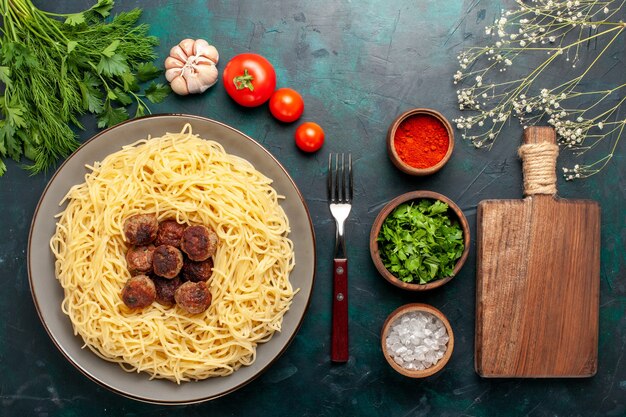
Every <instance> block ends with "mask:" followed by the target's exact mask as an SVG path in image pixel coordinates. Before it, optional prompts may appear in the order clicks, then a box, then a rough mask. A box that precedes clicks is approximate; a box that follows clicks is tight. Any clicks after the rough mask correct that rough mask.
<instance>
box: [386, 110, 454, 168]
mask: <svg viewBox="0 0 626 417" xmlns="http://www.w3.org/2000/svg"><path fill="white" fill-rule="evenodd" d="M453 149H454V131H453V130H452V125H450V122H448V120H447V119H446V118H445V117H444V116H443V115H442V114H441V113H439V112H438V111H436V110H432V109H426V108H416V109H411V110H407V111H406V112H404V113H402V114H401V115H400V116H398V117H396V119H395V120H394V121H393V123H392V124H391V126H389V130H388V132H387V153H388V154H389V158H390V159H391V162H393V164H394V165H395V166H396V167H397V168H398V169H399V170H400V171H402V172H405V173H407V174H409V175H416V176H424V175H430V174H434V173H435V172H437V171H439V170H440V169H441V168H442V167H443V166H444V165H445V164H446V162H448V160H449V159H450V156H451V155H452V150H453Z"/></svg>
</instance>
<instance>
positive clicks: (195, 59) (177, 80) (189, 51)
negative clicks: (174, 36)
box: [165, 39, 219, 96]
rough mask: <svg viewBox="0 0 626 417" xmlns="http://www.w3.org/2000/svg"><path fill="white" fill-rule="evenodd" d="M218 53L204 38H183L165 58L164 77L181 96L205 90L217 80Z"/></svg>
mask: <svg viewBox="0 0 626 417" xmlns="http://www.w3.org/2000/svg"><path fill="white" fill-rule="evenodd" d="M218 60H219V54H218V52H217V49H216V48H215V47H214V46H213V45H209V43H208V42H207V41H205V40H204V39H196V40H193V39H183V40H182V41H180V43H179V44H178V45H176V46H175V47H173V48H172V49H171V50H170V56H168V57H167V58H166V59H165V78H167V81H169V83H170V86H171V87H172V91H174V92H175V93H176V94H180V95H181V96H186V95H187V94H197V93H203V92H205V91H206V90H207V89H208V88H209V87H211V86H212V85H214V84H215V83H216V82H217V67H216V65H217V61H218Z"/></svg>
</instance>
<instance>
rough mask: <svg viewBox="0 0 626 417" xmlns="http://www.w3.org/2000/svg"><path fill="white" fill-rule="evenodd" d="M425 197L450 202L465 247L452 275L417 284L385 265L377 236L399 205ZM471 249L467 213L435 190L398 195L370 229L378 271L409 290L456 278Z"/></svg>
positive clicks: (438, 285) (371, 247)
mask: <svg viewBox="0 0 626 417" xmlns="http://www.w3.org/2000/svg"><path fill="white" fill-rule="evenodd" d="M423 199H429V200H439V201H443V202H444V203H447V204H448V211H452V212H453V213H454V215H455V216H456V217H457V218H458V221H459V225H460V226H461V229H462V230H463V245H464V249H463V252H462V253H461V257H460V258H459V259H457V261H456V264H455V265H454V269H453V271H452V275H450V276H448V277H445V278H439V279H436V280H433V281H430V282H429V283H427V284H415V283H410V282H404V281H402V280H401V279H399V278H398V277H396V276H395V275H393V274H392V273H391V272H390V271H389V270H388V269H387V268H386V267H385V265H383V262H382V260H381V258H380V250H379V248H378V240H377V238H378V235H379V233H380V228H381V226H382V224H383V222H384V221H385V219H386V218H387V216H389V214H390V213H391V212H392V211H393V210H394V209H395V208H396V207H397V206H399V205H400V204H402V203H405V202H407V201H411V200H423ZM469 250H470V228H469V223H468V222H467V218H466V217H465V214H463V211H462V210H461V209H460V208H459V206H457V205H456V203H455V202H454V201H452V200H451V199H450V198H448V197H446V196H445V195H443V194H440V193H437V192H434V191H428V190H416V191H409V192H408V193H404V194H401V195H399V196H397V197H396V198H394V199H393V200H391V201H390V202H388V203H387V204H386V205H385V206H384V207H383V208H382V210H381V211H380V212H379V213H378V216H376V219H375V220H374V223H373V224H372V228H371V230H370V256H371V258H372V261H373V262H374V266H376V269H377V270H378V272H379V273H380V274H381V275H382V276H383V277H384V278H385V279H386V280H387V281H388V282H390V283H391V284H393V285H395V286H396V287H399V288H403V289H405V290H409V291H426V290H431V289H433V288H438V287H441V286H442V285H444V284H446V283H447V282H449V281H450V280H451V279H452V278H454V277H455V276H456V275H457V274H458V273H459V271H460V270H461V268H462V267H463V265H464V264H465V261H466V260H467V257H468V255H469Z"/></svg>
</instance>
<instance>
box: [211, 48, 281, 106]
mask: <svg viewBox="0 0 626 417" xmlns="http://www.w3.org/2000/svg"><path fill="white" fill-rule="evenodd" d="M222 80H223V82H224V87H225V88H226V92H227V93H228V95H229V96H231V98H232V99H233V100H235V101H236V102H237V103H238V104H240V105H242V106H245V107H256V106H259V105H261V104H263V103H265V102H266V101H267V100H268V99H269V98H270V96H271V95H272V93H273V92H274V89H275V88H276V72H275V71H274V67H273V66H272V64H270V62H269V61H268V60H267V59H265V58H263V57H262V56H261V55H258V54H251V53H245V54H239V55H236V56H234V57H233V58H232V59H231V60H230V61H229V62H228V64H226V67H225V68H224V74H223V75H222Z"/></svg>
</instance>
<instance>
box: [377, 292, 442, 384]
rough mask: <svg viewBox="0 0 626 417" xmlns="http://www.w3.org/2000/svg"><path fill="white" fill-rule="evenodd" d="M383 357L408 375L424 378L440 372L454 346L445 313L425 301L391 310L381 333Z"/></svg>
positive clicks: (401, 372)
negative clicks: (424, 302)
mask: <svg viewBox="0 0 626 417" xmlns="http://www.w3.org/2000/svg"><path fill="white" fill-rule="evenodd" d="M381 346H382V350H383V354H384V355H385V359H386V360H387V362H388V363H389V365H391V367H392V368H393V369H395V370H396V371H397V372H399V373H400V374H402V375H404V376H408V377H409V378H425V377H427V376H431V375H434V374H435V373H437V372H439V371H441V370H442V369H443V367H444V366H445V365H446V363H448V360H450V357H451V356H452V350H453V349H454V335H453V333H452V327H450V322H449V321H448V319H447V318H446V316H445V315H444V314H443V313H442V312H441V311H439V310H437V309H436V308H435V307H433V306H430V305H428V304H421V303H413V304H406V305H403V306H401V307H399V308H397V309H396V310H395V311H394V312H392V313H391V314H390V315H389V317H387V320H385V323H384V324H383V329H382V332H381Z"/></svg>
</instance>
